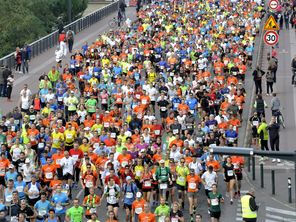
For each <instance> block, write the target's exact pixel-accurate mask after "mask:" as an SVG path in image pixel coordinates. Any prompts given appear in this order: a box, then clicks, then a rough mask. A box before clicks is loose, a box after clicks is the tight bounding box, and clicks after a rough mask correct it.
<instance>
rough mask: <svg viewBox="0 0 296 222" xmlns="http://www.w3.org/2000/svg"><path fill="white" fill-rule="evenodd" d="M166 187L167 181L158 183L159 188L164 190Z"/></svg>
mask: <svg viewBox="0 0 296 222" xmlns="http://www.w3.org/2000/svg"><path fill="white" fill-rule="evenodd" d="M167 188H168V184H167V183H161V184H159V189H161V190H164V189H167Z"/></svg>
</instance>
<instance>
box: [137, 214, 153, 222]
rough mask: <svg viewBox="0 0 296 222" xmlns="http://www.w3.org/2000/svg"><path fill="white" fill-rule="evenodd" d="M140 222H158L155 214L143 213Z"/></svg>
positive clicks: (140, 215)
mask: <svg viewBox="0 0 296 222" xmlns="http://www.w3.org/2000/svg"><path fill="white" fill-rule="evenodd" d="M139 222H156V216H155V214H153V213H145V212H142V213H140V214H139Z"/></svg>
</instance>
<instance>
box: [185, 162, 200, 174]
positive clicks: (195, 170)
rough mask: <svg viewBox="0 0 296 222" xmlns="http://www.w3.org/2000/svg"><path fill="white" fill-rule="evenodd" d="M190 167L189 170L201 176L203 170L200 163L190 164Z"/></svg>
mask: <svg viewBox="0 0 296 222" xmlns="http://www.w3.org/2000/svg"><path fill="white" fill-rule="evenodd" d="M188 167H189V169H194V173H195V174H197V175H199V173H200V172H202V170H203V169H202V165H201V163H199V162H198V161H196V162H195V163H193V162H191V163H189V165H188Z"/></svg>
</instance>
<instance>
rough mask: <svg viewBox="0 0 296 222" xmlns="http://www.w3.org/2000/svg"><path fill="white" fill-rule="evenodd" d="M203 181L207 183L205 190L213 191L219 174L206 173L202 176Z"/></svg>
mask: <svg viewBox="0 0 296 222" xmlns="http://www.w3.org/2000/svg"><path fill="white" fill-rule="evenodd" d="M201 179H203V180H204V181H205V183H206V184H205V189H206V190H212V185H213V184H214V183H216V181H217V173H216V172H214V171H213V172H212V173H210V172H209V171H206V172H204V174H203V175H202V176H201Z"/></svg>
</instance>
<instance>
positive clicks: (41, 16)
mask: <svg viewBox="0 0 296 222" xmlns="http://www.w3.org/2000/svg"><path fill="white" fill-rule="evenodd" d="M87 4H88V0H72V17H73V19H78V18H80V17H81V16H82V14H83V12H84V10H85V9H86V8H87ZM0 5H1V7H0V15H1V19H0V30H1V32H0V44H1V47H0V58H1V57H3V56H5V55H7V54H9V53H11V52H13V51H14V50H15V47H17V46H19V47H22V46H23V45H24V44H25V43H31V42H33V41H36V40H37V39H39V38H41V37H43V36H45V35H46V34H48V33H50V32H52V31H53V30H56V29H57V24H58V22H59V20H60V19H61V20H62V21H63V23H64V24H67V0H13V1H11V0H0Z"/></svg>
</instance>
